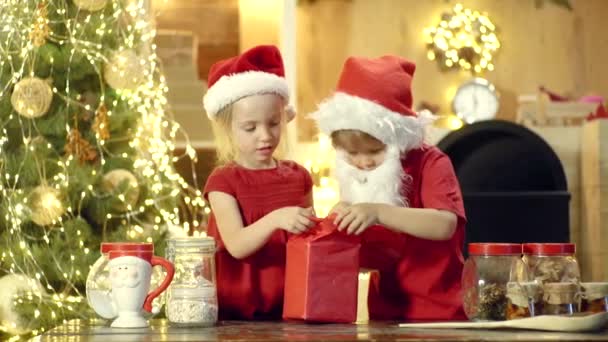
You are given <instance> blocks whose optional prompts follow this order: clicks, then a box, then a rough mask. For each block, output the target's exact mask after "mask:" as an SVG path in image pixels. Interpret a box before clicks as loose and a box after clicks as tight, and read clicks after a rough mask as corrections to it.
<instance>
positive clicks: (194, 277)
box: [165, 237, 218, 327]
mask: <svg viewBox="0 0 608 342" xmlns="http://www.w3.org/2000/svg"><path fill="white" fill-rule="evenodd" d="M165 252H166V256H167V259H168V260H170V261H171V262H173V264H174V265H175V276H174V277H173V282H172V283H171V286H170V287H169V289H168V290H167V298H166V305H165V314H166V316H167V319H168V321H169V324H171V325H173V326H181V327H194V326H211V325H214V324H215V323H216V322H217V315H218V304H217V285H216V278H215V240H214V239H213V238H210V237H203V238H177V239H169V240H167V249H166V251H165Z"/></svg>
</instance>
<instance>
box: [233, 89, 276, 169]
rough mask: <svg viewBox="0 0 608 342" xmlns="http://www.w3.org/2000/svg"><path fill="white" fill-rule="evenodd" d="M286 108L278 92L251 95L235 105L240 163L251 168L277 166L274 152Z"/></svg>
mask: <svg viewBox="0 0 608 342" xmlns="http://www.w3.org/2000/svg"><path fill="white" fill-rule="evenodd" d="M284 107H285V103H284V100H283V98H281V97H280V96H278V95H275V94H263V95H253V96H248V97H245V98H242V99H240V100H238V101H237V102H235V103H234V104H233V108H232V114H233V119H232V132H233V134H234V138H235V142H236V146H237V149H238V156H237V162H239V163H240V164H241V165H243V166H245V167H247V168H251V169H263V168H269V167H272V166H273V165H274V161H273V159H272V154H273V153H274V151H275V149H276V148H277V145H278V144H279V141H280V140H281V120H282V118H283V116H284V110H285V109H284Z"/></svg>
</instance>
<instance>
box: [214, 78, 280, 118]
mask: <svg viewBox="0 0 608 342" xmlns="http://www.w3.org/2000/svg"><path fill="white" fill-rule="evenodd" d="M268 93H272V94H277V95H280V96H282V97H283V98H284V99H285V100H286V101H289V87H288V86H287V81H286V80H285V78H283V77H279V76H277V75H275V74H271V73H268V72H262V71H247V72H242V73H238V74H233V75H228V76H222V78H220V79H219V80H218V81H217V82H215V84H213V86H211V88H209V89H208V90H207V93H206V94H205V96H204V97H203V105H204V107H205V111H206V112H207V116H208V117H209V118H210V119H213V118H214V117H215V115H216V114H217V113H218V112H219V111H220V110H222V108H224V107H226V106H228V105H229V104H231V103H234V102H236V101H238V100H240V99H242V98H243V97H247V96H251V95H256V94H268Z"/></svg>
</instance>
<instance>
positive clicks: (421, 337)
mask: <svg viewBox="0 0 608 342" xmlns="http://www.w3.org/2000/svg"><path fill="white" fill-rule="evenodd" d="M32 340H33V341H45V342H48V341H71V342H79V341H112V342H113V341H321V340H322V341H367V340H382V341H397V340H398V341H608V329H604V330H602V331H600V332H595V333H557V332H541V331H528V330H477V329H476V330H473V329H441V330H440V329H420V328H415V329H412V328H403V327H399V325H398V324H397V323H391V322H370V323H369V324H307V323H302V322H253V321H249V322H244V321H224V322H220V323H218V324H217V325H216V326H213V327H207V328H177V327H172V326H169V324H168V323H167V321H166V320H164V319H153V320H151V321H150V327H149V328H141V329H117V328H110V327H109V323H107V322H105V321H101V320H98V321H82V320H72V321H69V322H67V323H66V324H63V325H61V326H58V327H56V328H54V329H52V330H49V331H48V332H46V333H45V334H43V335H41V336H37V337H35V338H34V339H32Z"/></svg>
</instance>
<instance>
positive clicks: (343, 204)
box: [327, 202, 350, 216]
mask: <svg viewBox="0 0 608 342" xmlns="http://www.w3.org/2000/svg"><path fill="white" fill-rule="evenodd" d="M348 206H350V203H348V202H338V203H336V205H334V206H333V208H331V210H330V211H329V214H328V215H327V216H329V215H331V214H334V213H338V212H339V211H341V210H343V209H345V208H346V207H348Z"/></svg>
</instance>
